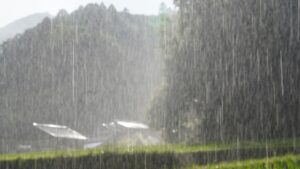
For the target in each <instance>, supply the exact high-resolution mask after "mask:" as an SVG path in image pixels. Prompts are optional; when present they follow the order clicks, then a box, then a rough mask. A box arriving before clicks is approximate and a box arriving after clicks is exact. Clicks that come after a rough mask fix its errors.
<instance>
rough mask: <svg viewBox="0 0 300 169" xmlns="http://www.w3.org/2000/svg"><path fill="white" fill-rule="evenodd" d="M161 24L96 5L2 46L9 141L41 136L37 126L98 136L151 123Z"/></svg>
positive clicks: (2, 104)
mask: <svg viewBox="0 0 300 169" xmlns="http://www.w3.org/2000/svg"><path fill="white" fill-rule="evenodd" d="M156 21H157V18H156V17H148V16H137V15H131V14H129V13H126V12H117V11H116V10H115V8H114V7H113V6H110V7H109V8H106V7H105V6H104V5H103V4H102V5H97V4H90V5H87V6H86V7H80V8H79V9H78V10H76V11H75V12H73V13H71V14H68V13H67V12H65V11H61V12H59V14H58V15H57V16H56V17H55V18H53V19H49V18H46V19H44V20H43V22H42V23H40V24H39V25H37V26H36V27H35V28H33V29H29V30H27V31H26V32H25V33H24V34H22V35H20V36H17V37H15V38H13V39H11V40H9V41H6V42H5V43H3V44H2V45H1V48H0V64H1V70H0V77H1V78H0V79H1V80H0V93H1V98H0V100H1V101H0V111H1V114H2V115H3V116H2V117H1V118H0V120H1V122H0V130H1V133H2V137H3V138H4V139H3V140H5V141H6V142H7V140H10V139H14V140H15V139H17V140H20V139H22V140H26V139H27V140H28V139H29V140H30V139H34V140H36V139H39V138H36V136H35V135H34V134H33V132H31V124H32V123H33V122H40V123H54V124H63V125H68V126H70V127H72V128H74V129H75V130H78V131H79V132H81V133H83V134H85V135H87V136H97V135H98V134H99V133H101V131H102V129H103V128H102V123H104V122H109V121H110V120H114V119H125V120H140V121H144V120H145V119H144V111H145V108H146V107H147V106H148V102H149V99H150V96H151V93H152V91H153V90H154V87H155V86H156V85H157V84H158V83H160V78H161V77H160V72H161V61H160V59H159V57H158V56H157V46H156V45H155V44H156V43H155V42H156V40H157V33H156V28H157V22H156ZM24 126H28V127H24ZM33 136H34V137H33ZM3 145H7V144H5V143H3Z"/></svg>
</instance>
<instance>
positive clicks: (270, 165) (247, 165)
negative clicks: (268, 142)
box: [187, 155, 300, 169]
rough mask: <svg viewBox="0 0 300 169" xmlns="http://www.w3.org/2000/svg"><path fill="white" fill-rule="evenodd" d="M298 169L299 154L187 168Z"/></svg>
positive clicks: (299, 164) (189, 168)
mask: <svg viewBox="0 0 300 169" xmlns="http://www.w3.org/2000/svg"><path fill="white" fill-rule="evenodd" d="M284 168H286V169H299V168H300V155H285V156H280V157H273V158H264V159H252V160H245V161H235V162H224V163H220V164H210V165H206V166H191V167H187V169H284Z"/></svg>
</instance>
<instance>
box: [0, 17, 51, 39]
mask: <svg viewBox="0 0 300 169" xmlns="http://www.w3.org/2000/svg"><path fill="white" fill-rule="evenodd" d="M46 17H49V18H51V15H50V14H49V13H36V14H32V15H29V16H26V17H24V18H21V19H18V20H16V21H14V22H12V23H10V24H8V25H6V26H4V27H2V28H0V44H1V43H2V42H4V41H5V40H7V39H10V38H13V37H14V36H15V35H17V34H19V33H23V32H24V31H25V30H26V29H29V28H33V27H35V26H36V25H37V24H38V23H40V22H41V21H42V20H43V19H44V18H46Z"/></svg>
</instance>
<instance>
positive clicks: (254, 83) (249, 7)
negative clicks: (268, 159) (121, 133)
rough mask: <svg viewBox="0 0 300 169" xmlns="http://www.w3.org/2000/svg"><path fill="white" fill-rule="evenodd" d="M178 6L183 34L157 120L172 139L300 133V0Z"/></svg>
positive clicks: (169, 63) (169, 62)
mask: <svg viewBox="0 0 300 169" xmlns="http://www.w3.org/2000/svg"><path fill="white" fill-rule="evenodd" d="M175 4H176V5H177V6H178V7H179V11H178V22H177V29H176V30H177V34H176V35H173V37H174V40H173V41H172V43H169V44H168V48H169V50H171V51H172V53H171V54H168V55H169V57H168V59H166V70H165V84H166V85H165V87H164V88H163V89H162V91H161V93H160V95H159V96H158V97H157V99H156V100H154V102H153V106H152V109H151V110H150V114H154V113H156V116H153V119H152V123H153V124H155V125H156V126H159V127H160V128H162V129H163V130H164V131H165V134H166V138H167V139H169V140H170V141H174V142H187V143H199V142H205V141H226V140H237V139H269V138H280V137H287V138H288V137H289V138H295V137H299V136H300V130H299V129H300V126H299V123H300V115H299V114H300V95H299V94H300V93H299V92H300V53H299V52H300V51H299V49H300V47H299V45H300V43H299V42H300V41H299V38H300V32H299V31H300V29H299V27H300V9H299V6H300V4H299V2H298V0H286V1H282V0H270V1H263V0H175ZM172 24H174V23H172ZM157 114H158V115H157Z"/></svg>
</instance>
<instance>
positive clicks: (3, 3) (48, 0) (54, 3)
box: [0, 0, 173, 27]
mask: <svg viewBox="0 0 300 169" xmlns="http://www.w3.org/2000/svg"><path fill="white" fill-rule="evenodd" d="M172 1H173V0H0V27H2V26H4V25H6V24H8V23H10V22H13V21H15V20H17V19H19V18H22V17H25V16H28V15H31V14H34V13H41V12H49V13H50V14H52V15H56V13H57V12H58V11H59V10H60V9H65V10H67V11H68V12H72V11H74V10H75V9H77V8H78V7H79V6H80V5H86V4H88V3H98V4H100V3H101V2H104V4H105V5H107V6H108V5H109V4H114V6H115V7H116V8H117V9H118V10H123V9H124V8H125V7H126V8H128V9H129V11H130V12H131V13H134V14H146V15H151V14H157V13H158V9H159V4H160V3H161V2H165V3H166V4H167V6H169V7H173V5H172V4H173V3H172Z"/></svg>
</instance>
